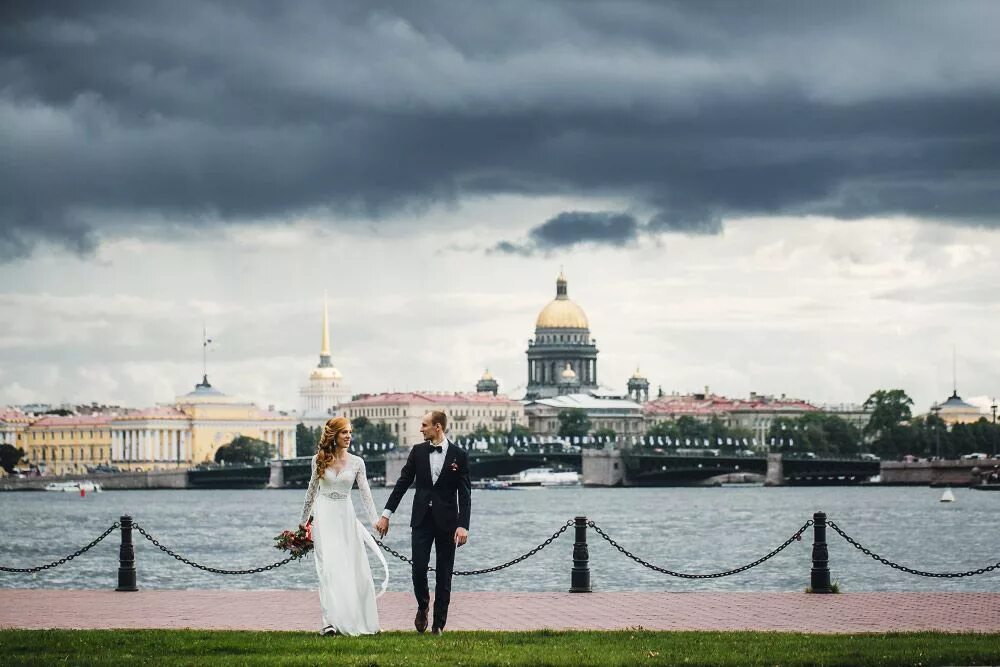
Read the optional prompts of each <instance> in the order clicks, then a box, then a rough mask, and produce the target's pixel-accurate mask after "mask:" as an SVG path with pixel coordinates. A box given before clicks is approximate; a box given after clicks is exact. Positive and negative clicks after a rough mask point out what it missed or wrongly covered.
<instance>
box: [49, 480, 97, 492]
mask: <svg viewBox="0 0 1000 667" xmlns="http://www.w3.org/2000/svg"><path fill="white" fill-rule="evenodd" d="M45 490H46V491H57V492H62V493H79V492H80V491H87V492H89V493H100V492H101V491H103V490H104V489H102V488H101V485H100V484H97V483H96V482H91V481H90V480H84V481H82V482H49V483H48V484H46V485H45Z"/></svg>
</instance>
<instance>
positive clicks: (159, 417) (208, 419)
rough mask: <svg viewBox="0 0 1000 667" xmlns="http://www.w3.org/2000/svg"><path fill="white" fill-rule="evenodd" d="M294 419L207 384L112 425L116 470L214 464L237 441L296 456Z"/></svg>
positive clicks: (112, 460) (132, 414) (112, 448)
mask: <svg viewBox="0 0 1000 667" xmlns="http://www.w3.org/2000/svg"><path fill="white" fill-rule="evenodd" d="M295 423H296V422H295V419H293V418H292V417H289V416H287V415H283V414H281V413H277V412H273V411H270V410H262V409H260V408H258V407H257V406H256V405H254V404H253V403H248V402H245V401H242V400H240V399H238V398H235V397H233V396H228V395H226V394H223V393H222V392H220V391H218V390H217V389H215V388H214V387H212V385H210V384H209V383H208V379H207V378H205V379H204V380H203V381H202V382H201V383H199V384H198V385H196V386H195V389H194V391H192V392H190V393H187V394H184V395H183V396H178V397H177V399H176V400H175V401H174V402H173V403H172V404H170V405H160V406H157V407H155V408H148V409H144V410H137V411H132V412H128V413H127V414H124V415H119V416H117V417H115V418H114V419H112V420H111V421H110V429H111V464H112V465H116V466H118V467H119V468H122V469H127V470H150V469H169V468H186V467H188V466H192V465H197V464H199V463H209V462H212V461H214V460H215V452H216V451H217V450H218V449H219V447H221V446H222V445H226V444H229V443H230V442H232V440H233V439H234V438H236V437H237V436H241V435H243V436H247V437H251V438H255V439H257V440H263V441H264V442H267V443H269V444H271V445H273V446H274V448H275V456H276V457H277V458H288V457H292V456H295Z"/></svg>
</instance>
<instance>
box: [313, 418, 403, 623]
mask: <svg viewBox="0 0 1000 667" xmlns="http://www.w3.org/2000/svg"><path fill="white" fill-rule="evenodd" d="M350 444H351V422H350V421H348V420H347V419H346V418H344V417H334V418H333V419H331V420H329V421H328V422H326V426H325V427H324V428H323V435H322V437H321V438H320V440H319V444H318V446H317V447H316V455H315V456H314V457H313V458H312V478H311V479H310V480H309V488H308V490H307V491H306V500H305V505H304V506H303V508H302V520H301V523H303V524H308V523H310V522H311V523H312V538H313V556H314V559H315V561H316V575H317V577H318V578H319V602H320V607H321V608H322V610H323V629H322V630H321V631H320V634H323V635H329V634H344V635H370V634H374V633H376V632H378V631H379V625H378V607H377V606H376V605H375V598H376V597H377V596H376V595H375V585H374V583H373V582H372V572H371V567H370V566H369V565H368V556H367V554H366V553H365V547H366V546H367V548H368V549H370V550H371V551H372V553H374V554H375V555H376V556H377V557H378V560H379V561H380V562H381V563H382V568H383V571H384V572H385V577H384V578H383V580H382V590H381V591H380V592H379V595H381V594H382V593H384V592H385V588H386V584H388V582H389V567H388V566H387V565H386V562H385V558H384V557H383V556H382V554H381V552H380V551H379V549H378V545H377V544H375V539H374V538H373V537H372V536H371V534H369V532H368V531H367V530H366V529H365V527H364V526H362V525H361V522H360V521H358V519H357V518H356V517H355V515H354V505H353V504H352V503H351V489H352V488H354V482H355V480H357V483H358V489H359V490H360V491H361V506H362V508H363V509H364V516H365V519H366V520H367V521H368V524H369V525H374V524H375V521H376V520H377V516H376V512H375V502H374V500H372V492H371V488H370V487H369V486H368V478H367V476H366V474H365V462H364V460H363V459H362V458H361V457H360V456H355V455H353V454H349V453H348V452H347V448H348V447H349V446H350Z"/></svg>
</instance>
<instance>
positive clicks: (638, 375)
mask: <svg viewBox="0 0 1000 667" xmlns="http://www.w3.org/2000/svg"><path fill="white" fill-rule="evenodd" d="M632 379H633V380H645V379H646V376H645V375H643V374H642V373H640V372H639V367H638V366H636V367H635V373H632Z"/></svg>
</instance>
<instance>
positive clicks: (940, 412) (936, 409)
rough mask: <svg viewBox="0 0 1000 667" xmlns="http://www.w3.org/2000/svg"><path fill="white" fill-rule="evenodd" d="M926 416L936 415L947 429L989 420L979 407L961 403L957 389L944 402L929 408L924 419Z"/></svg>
mask: <svg viewBox="0 0 1000 667" xmlns="http://www.w3.org/2000/svg"><path fill="white" fill-rule="evenodd" d="M928 414H936V415H937V416H938V417H939V418H940V419H941V421H943V422H944V423H945V425H946V426H947V427H948V428H949V429H950V428H951V427H952V426H954V425H955V424H974V423H976V422H977V421H979V420H980V419H983V418H987V419H988V418H989V417H988V416H987V415H986V413H985V412H983V411H982V410H981V409H980V408H979V407H977V406H975V405H972V404H971V403H966V402H965V401H963V400H962V397H961V396H959V395H958V389H957V388H956V389H955V390H954V391H952V392H951V396H949V397H948V399H947V400H946V401H944V402H943V403H935V404H934V405H933V406H931V409H930V411H929V412H928V413H925V414H924V417H925V418H926V417H927V415H928Z"/></svg>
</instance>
